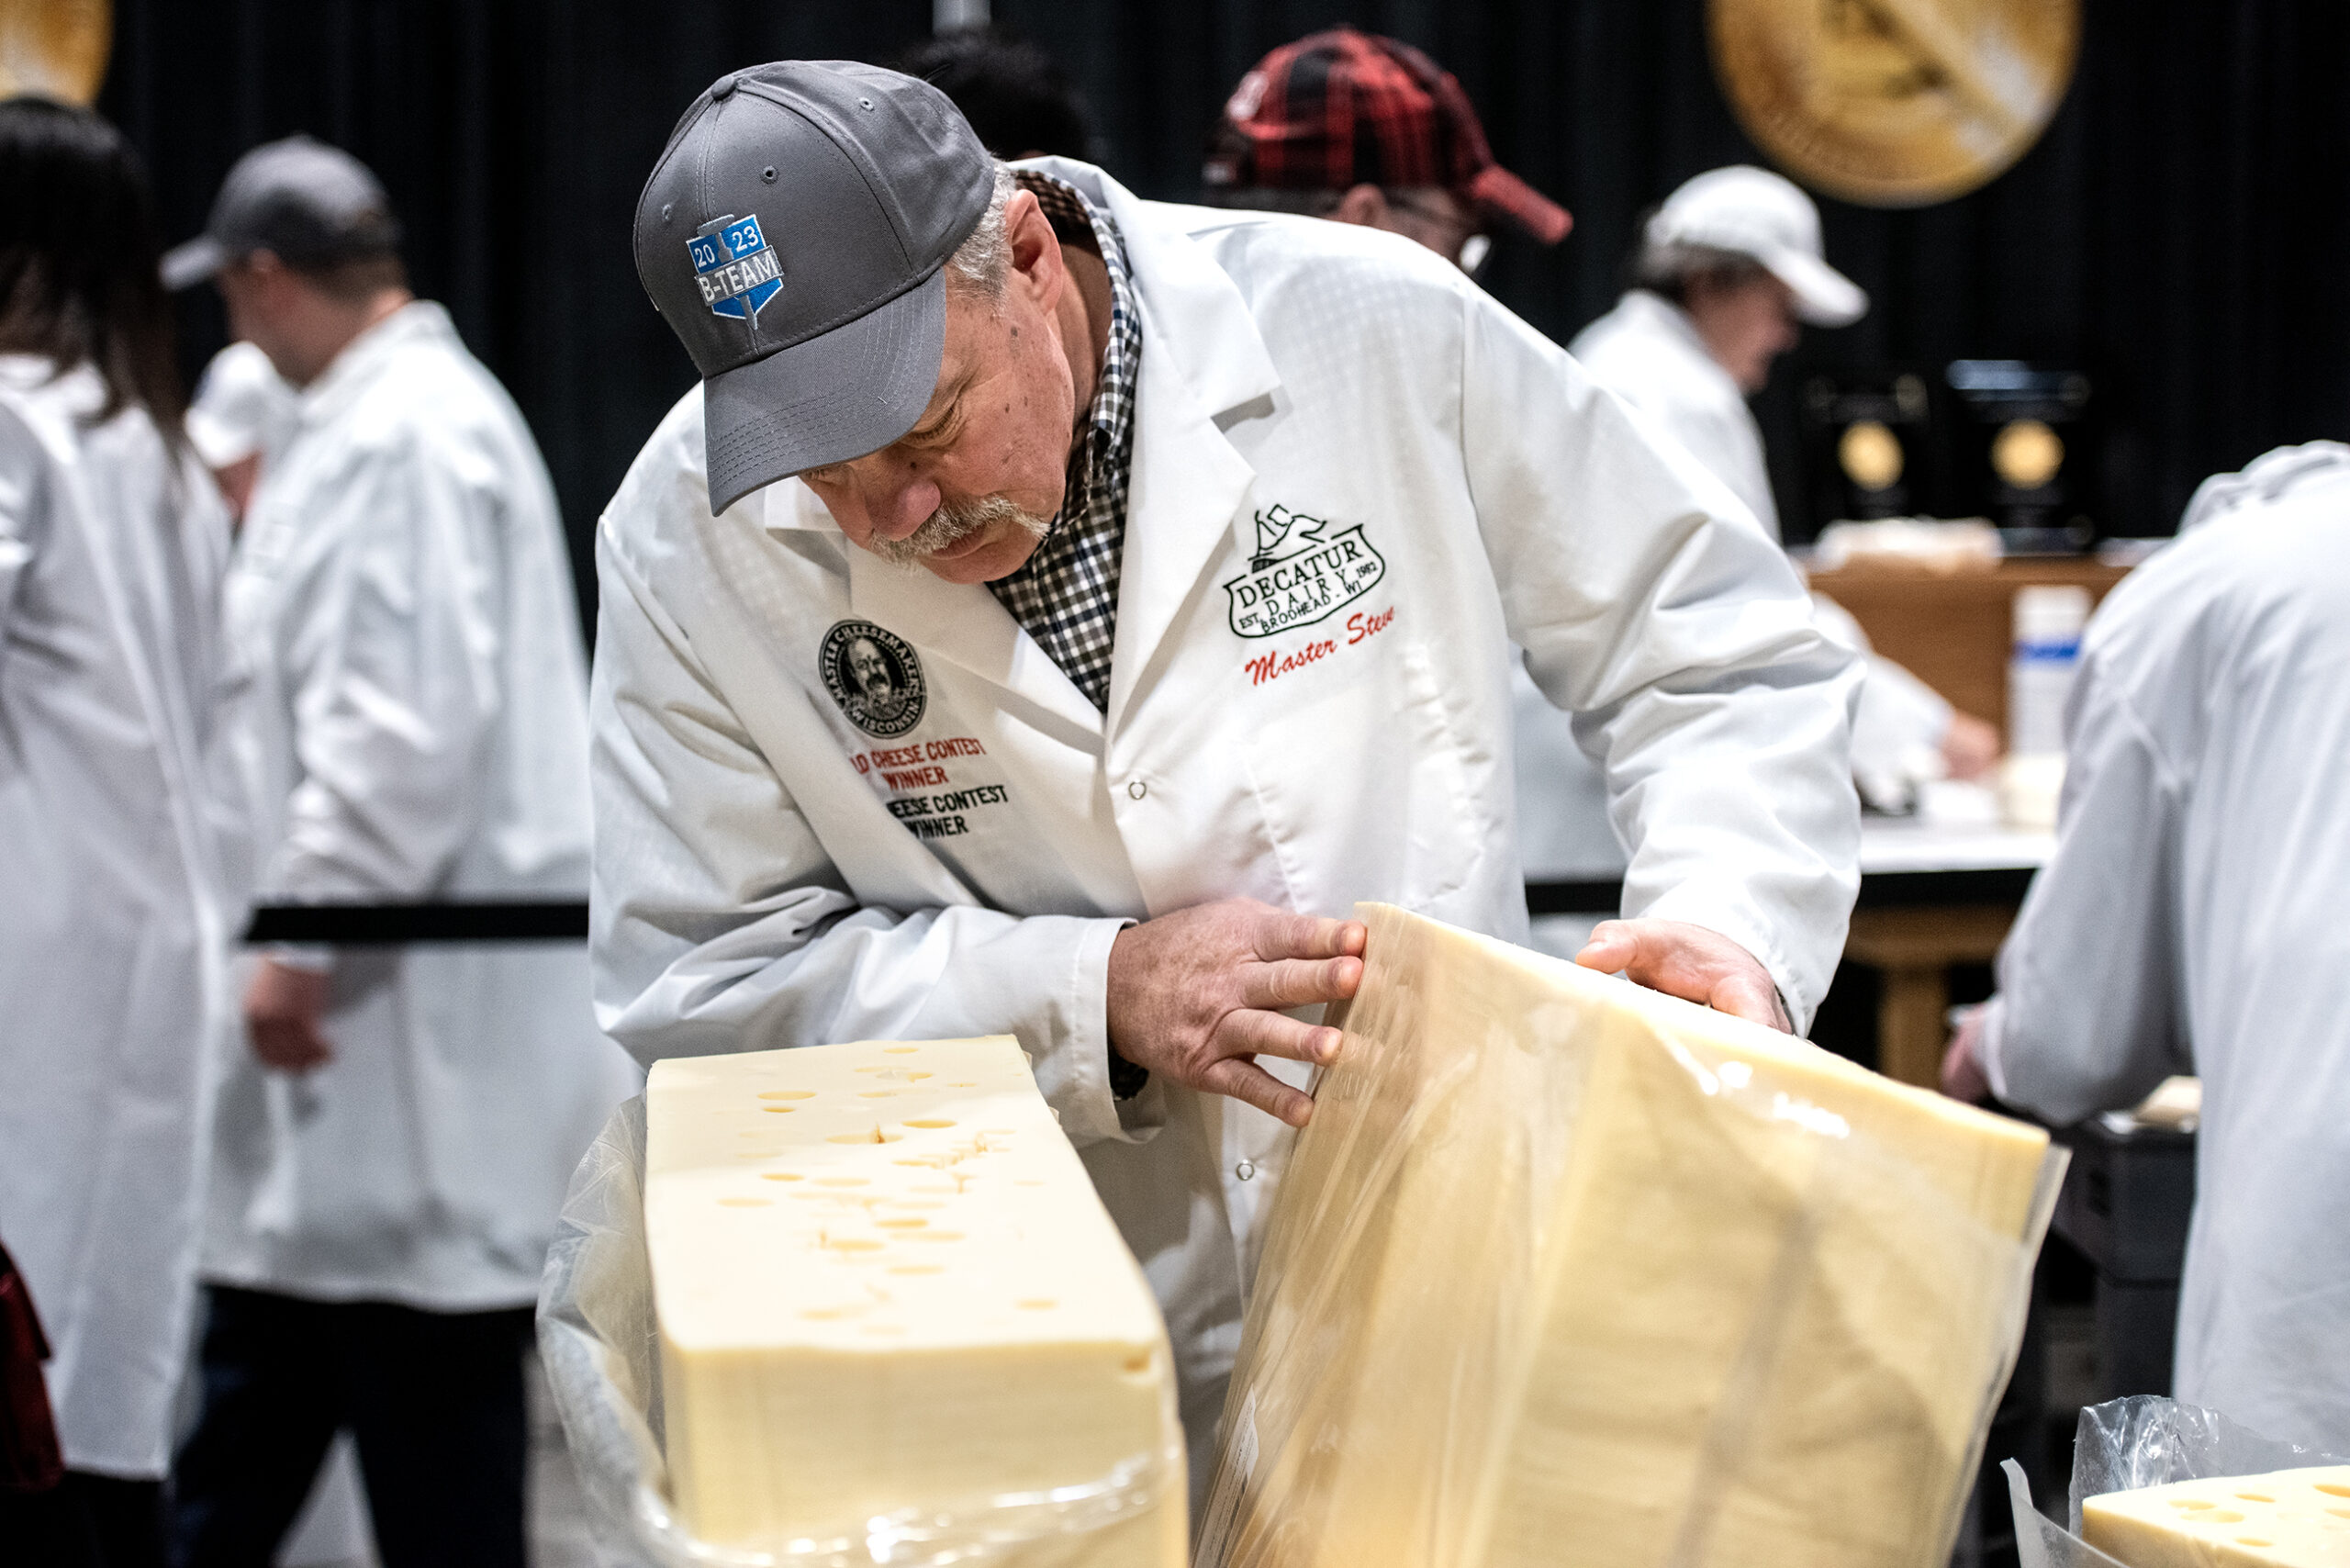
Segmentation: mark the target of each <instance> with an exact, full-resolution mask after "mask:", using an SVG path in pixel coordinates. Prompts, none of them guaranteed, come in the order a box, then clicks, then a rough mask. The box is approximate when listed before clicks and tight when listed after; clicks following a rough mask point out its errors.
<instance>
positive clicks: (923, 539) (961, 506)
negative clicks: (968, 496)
mask: <svg viewBox="0 0 2350 1568" xmlns="http://www.w3.org/2000/svg"><path fill="white" fill-rule="evenodd" d="M998 522H1009V523H1012V524H1013V525H1014V526H1016V527H1018V528H1019V529H1021V530H1022V531H1023V532H1026V533H1027V534H1029V535H1030V536H1032V537H1034V538H1037V539H1042V538H1043V537H1044V536H1045V535H1046V532H1048V531H1049V530H1050V529H1051V528H1052V526H1053V520H1052V519H1051V518H1049V517H1038V516H1037V515H1036V514H1035V512H1032V511H1024V510H1021V509H1020V508H1019V507H1017V506H1014V505H1013V503H1012V502H1011V501H1009V500H1007V499H1005V498H1003V497H1002V496H981V497H980V498H979V499H977V500H971V501H941V502H939V503H938V510H936V511H934V512H932V513H931V514H930V515H929V516H928V517H926V518H924V519H923V524H922V526H921V527H920V528H917V529H915V530H914V531H913V532H912V533H909V534H907V535H906V536H905V537H904V538H903V539H879V538H875V539H870V540H868V541H867V543H866V546H865V547H866V548H867V549H868V550H870V551H872V552H873V553H874V554H876V555H878V556H880V557H881V558H882V559H883V560H885V561H887V562H889V563H890V565H892V566H919V565H920V564H921V562H922V558H923V556H925V555H930V554H935V553H937V552H938V551H941V550H944V549H946V547H947V546H948V545H950V544H954V543H959V542H960V541H962V540H965V539H968V538H969V537H970V536H971V535H972V534H974V533H977V532H979V530H981V529H983V528H986V527H988V526H989V525H990V524H992V523H998Z"/></svg>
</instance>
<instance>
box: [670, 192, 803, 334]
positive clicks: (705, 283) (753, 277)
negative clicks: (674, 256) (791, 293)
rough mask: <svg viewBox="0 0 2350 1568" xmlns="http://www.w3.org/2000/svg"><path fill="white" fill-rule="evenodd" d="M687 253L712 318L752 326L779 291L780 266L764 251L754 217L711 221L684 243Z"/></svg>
mask: <svg viewBox="0 0 2350 1568" xmlns="http://www.w3.org/2000/svg"><path fill="white" fill-rule="evenodd" d="M686 253H687V254H688V255H690V256H691V257H693V259H694V282H696V283H698V284H699V285H700V286H701V298H702V303H703V304H705V305H707V306H709V307H710V313H711V315H713V316H726V317H731V318H733V319H734V320H737V321H756V320H757V319H759V311H760V309H761V308H763V307H764V306H766V304H767V301H768V300H770V299H773V298H774V297H776V296H777V295H778V294H781V293H782V292H783V264H782V263H780V262H778V261H777V260H776V258H775V252H773V251H770V250H768V249H767V235H766V234H764V233H762V232H761V231H760V230H759V215H758V214H757V213H753V214H752V215H751V216H750V217H748V218H737V217H735V216H734V215H733V213H731V212H730V213H728V214H727V215H726V216H725V217H723V218H711V220H710V221H709V222H708V223H705V224H703V225H702V226H701V227H700V228H699V229H697V230H694V237H693V238H692V239H690V240H688V241H686Z"/></svg>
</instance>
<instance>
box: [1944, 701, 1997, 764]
mask: <svg viewBox="0 0 2350 1568" xmlns="http://www.w3.org/2000/svg"><path fill="white" fill-rule="evenodd" d="M1941 749H1942V767H1943V769H1944V771H1946V772H1947V773H1948V774H1949V775H1950V777H1952V778H1983V777H1984V776H1985V775H1986V774H1988V773H1989V772H1990V771H1991V769H1992V768H1993V767H1996V766H1997V763H1998V760H1999V753H2000V752H2001V751H2002V750H2003V749H2005V748H2004V747H2003V745H2002V744H2001V741H2000V736H1999V732H1998V730H1997V727H1996V726H1994V725H1992V724H1990V723H1988V722H1986V721H1984V720H1981V719H1978V718H1976V717H1975V715H1974V714H1972V713H1953V714H1952V715H1951V716H1950V728H1949V729H1947V730H1944V731H1943V732H1942V748H1941Z"/></svg>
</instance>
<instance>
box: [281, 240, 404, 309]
mask: <svg viewBox="0 0 2350 1568" xmlns="http://www.w3.org/2000/svg"><path fill="white" fill-rule="evenodd" d="M285 264H286V268H287V270H288V271H290V272H292V273H293V274H295V275H296V276H297V277H299V278H301V279H302V280H303V281H304V282H305V283H308V285H309V286H311V287H312V288H315V289H317V290H318V291H319V293H321V294H323V295H325V296H326V297H328V298H330V299H331V300H333V301H335V302H336V303H337V304H339V305H364V304H366V303H367V302H368V301H369V300H371V299H373V298H375V296H377V295H378V294H381V293H383V292H384V290H386V289H387V288H406V287H407V286H408V265H407V263H404V262H402V261H401V260H400V253H399V252H397V251H382V252H376V253H375V254H373V255H364V256H353V257H351V258H350V259H349V260H347V261H340V262H329V263H326V264H325V265H324V266H315V267H313V266H296V265H295V264H294V263H291V262H287V263H285Z"/></svg>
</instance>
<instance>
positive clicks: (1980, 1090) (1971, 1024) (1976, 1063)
mask: <svg viewBox="0 0 2350 1568" xmlns="http://www.w3.org/2000/svg"><path fill="white" fill-rule="evenodd" d="M1984 1012H1985V1010H1984V1009H1982V1008H1980V1007H1975V1008H1970V1009H1968V1011H1967V1013H1966V1015H1965V1017H1964V1018H1963V1019H1961V1020H1960V1022H1959V1025H1958V1033H1956V1034H1955V1035H1953V1036H1951V1041H1950V1049H1949V1050H1947V1051H1945V1052H1943V1053H1942V1092H1943V1093H1945V1094H1947V1095H1949V1096H1950V1097H1951V1098H1952V1099H1953V1100H1964V1101H1965V1102H1966V1103H1968V1104H1970V1105H1980V1104H1981V1103H1984V1102H1985V1101H1986V1100H1988V1099H1989V1098H1991V1080H1990V1076H1989V1075H1988V1074H1986V1072H1985V1071H1984V1070H1983V1049H1982V1047H1983V1018H1984Z"/></svg>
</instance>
